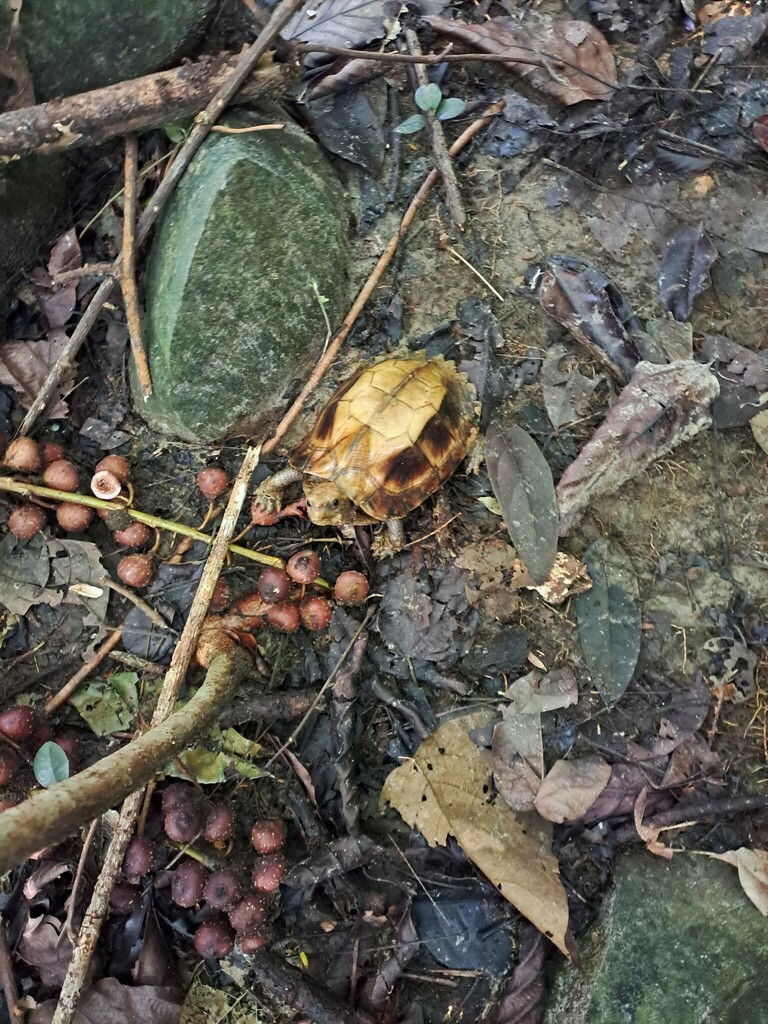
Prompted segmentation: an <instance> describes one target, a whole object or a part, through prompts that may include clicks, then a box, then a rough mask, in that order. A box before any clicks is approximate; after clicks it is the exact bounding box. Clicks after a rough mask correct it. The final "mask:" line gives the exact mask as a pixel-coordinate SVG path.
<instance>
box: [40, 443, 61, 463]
mask: <svg viewBox="0 0 768 1024" xmlns="http://www.w3.org/2000/svg"><path fill="white" fill-rule="evenodd" d="M40 454H41V455H42V457H43V465H44V466H50V464H51V463H52V462H58V461H59V459H63V458H64V449H63V448H62V447H61V445H60V444H56V442H55V441H42V442H41V444H40Z"/></svg>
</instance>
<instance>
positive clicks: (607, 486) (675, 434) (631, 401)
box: [557, 360, 719, 537]
mask: <svg viewBox="0 0 768 1024" xmlns="http://www.w3.org/2000/svg"><path fill="white" fill-rule="evenodd" d="M718 391H719V386H718V383H717V380H716V379H715V377H714V376H713V374H712V373H710V371H709V368H708V367H707V366H703V365H702V364H700V363H695V362H692V361H691V360H681V361H680V362H676V363H668V364H667V365H666V366H657V365H656V364H654V363H645V362H642V363H638V365H637V367H636V368H635V372H634V373H633V374H632V380H631V381H630V382H629V384H628V385H627V386H626V387H625V388H624V390H623V391H622V393H621V395H620V396H619V398H618V400H617V401H616V402H615V403H614V405H613V406H611V409H610V410H609V412H608V415H607V416H606V418H605V422H604V423H603V424H602V425H601V426H600V427H598V429H597V430H596V431H595V433H594V434H593V436H592V438H591V440H590V441H588V442H587V444H586V445H585V446H584V447H583V448H582V450H581V451H580V452H579V456H578V458H577V459H576V460H575V461H574V462H572V463H571V465H570V466H569V467H568V468H567V469H566V471H565V472H564V473H563V475H562V477H561V478H560V482H559V483H558V485H557V501H558V505H559V507H560V535H561V536H562V537H564V536H566V535H567V534H568V532H569V531H570V530H571V528H572V527H573V526H574V524H575V523H576V521H577V520H578V518H579V516H580V514H581V513H582V512H583V510H584V509H585V508H586V507H587V505H588V504H589V503H590V501H591V500H592V499H593V498H595V497H597V496H599V495H605V494H612V493H614V492H615V491H617V490H618V489H619V488H620V487H621V486H622V485H623V484H625V483H626V482H627V480H631V479H632V478H633V477H635V476H637V475H638V474H639V473H642V472H644V471H645V470H646V469H647V468H648V466H649V465H651V464H652V463H653V462H655V461H656V460H657V459H660V458H663V457H664V456H665V455H667V454H668V453H669V452H671V451H672V449H673V448H676V447H677V446H678V445H679V444H682V442H683V441H690V440H691V438H693V437H695V436H696V434H698V433H699V431H700V430H703V429H704V427H706V426H708V425H709V424H710V423H711V404H712V400H713V399H714V398H715V397H716V395H717V394H718Z"/></svg>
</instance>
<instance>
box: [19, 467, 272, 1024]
mask: <svg viewBox="0 0 768 1024" xmlns="http://www.w3.org/2000/svg"><path fill="white" fill-rule="evenodd" d="M258 459H259V450H258V448H249V449H248V451H247V452H246V453H245V458H244V459H243V463H242V465H241V467H240V472H239V473H238V474H237V479H236V480H235V482H234V484H233V486H232V492H231V494H230V496H229V502H228V503H227V508H226V511H225V513H224V517H223V519H222V522H221V528H220V530H219V533H218V535H217V536H216V539H215V540H214V542H213V545H212V546H211V550H210V553H209V555H208V560H207V562H206V564H205V568H204V570H203V573H202V576H201V577H200V583H199V584H198V587H197V591H196V593H195V597H194V600H193V602H192V607H191V608H190V611H189V617H188V618H187V621H186V623H185V625H184V630H183V632H182V634H181V639H180V640H179V643H178V645H177V647H176V650H175V651H174V652H173V658H172V659H171V664H170V667H169V669H168V672H167V674H166V676H165V680H164V681H163V687H162V690H161V692H160V696H159V698H158V701H157V707H156V708H155V713H154V715H153V716H152V726H153V727H154V726H155V725H159V724H160V723H162V722H164V721H165V720H166V719H167V718H168V715H169V713H170V711H171V709H172V708H173V704H174V702H175V700H176V697H177V695H178V692H179V688H180V686H181V683H182V681H183V679H184V676H185V675H186V672H187V668H188V667H189V662H190V660H191V658H192V655H193V653H194V650H195V647H196V646H197V641H198V639H199V638H200V628H201V626H202V623H203V619H204V618H205V616H206V614H207V612H208V607H209V605H210V603H211V597H212V596H213V589H214V587H215V586H216V581H217V580H218V578H219V574H220V573H221V570H222V568H223V567H224V562H225V560H226V557H227V551H228V549H229V541H230V539H231V537H232V534H233V533H234V530H235V525H236V523H237V519H238V517H239V515H240V511H241V509H242V507H243V503H244V502H245V496H246V493H247V490H248V485H249V483H250V479H251V475H252V473H253V470H254V469H255V467H256V465H257V463H258ZM220 660H221V659H220V658H218V657H217V658H214V661H213V663H212V666H211V667H213V665H216V664H217V663H219V662H220ZM210 672H211V670H210V669H209V675H210ZM206 679H207V677H206ZM194 699H195V698H194V697H193V698H192V700H194ZM141 803H142V791H141V789H137V790H136V791H135V792H134V793H131V795H130V796H129V797H128V798H127V799H126V800H125V802H124V803H123V807H122V810H121V813H120V821H119V823H118V827H117V829H116V830H115V834H114V836H113V837H112V841H111V842H110V844H109V848H108V849H107V853H106V856H105V858H104V865H103V867H102V871H101V874H100V875H99V877H98V879H97V881H96V885H95V886H94V890H93V895H92V897H91V902H90V905H89V907H88V910H87V911H86V914H85V917H84V918H83V924H82V927H81V928H80V933H79V935H78V941H77V944H76V945H75V947H74V949H73V951H72V960H71V961H70V965H69V970H68V971H67V975H66V977H65V979H64V984H63V986H62V989H61V994H60V995H59V1001H58V1004H57V1006H56V1012H55V1013H54V1016H53V1020H52V1021H51V1024H71V1021H72V1018H73V1016H74V1013H75V1008H76V1006H77V1002H78V1000H79V998H80V994H81V992H82V990H83V985H84V984H85V977H86V974H87V972H88V968H89V966H90V963H91V958H92V956H93V951H94V949H95V947H96V942H97V941H98V938H99V935H100V934H101V927H102V924H103V923H104V919H105V918H106V916H107V913H108V911H109V896H110V893H111V892H112V888H113V887H114V884H115V881H116V879H117V877H118V875H119V873H120V870H121V868H122V864H123V857H124V855H125V851H126V849H127V846H128V843H129V842H130V839H131V836H132V835H133V832H134V829H135V826H136V821H137V819H138V816H139V813H140V811H141ZM7 813H10V812H7Z"/></svg>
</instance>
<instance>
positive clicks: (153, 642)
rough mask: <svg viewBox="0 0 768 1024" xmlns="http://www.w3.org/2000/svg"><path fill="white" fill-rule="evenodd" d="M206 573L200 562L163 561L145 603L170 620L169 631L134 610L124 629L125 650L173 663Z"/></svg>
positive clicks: (127, 616)
mask: <svg viewBox="0 0 768 1024" xmlns="http://www.w3.org/2000/svg"><path fill="white" fill-rule="evenodd" d="M202 571H203V566H202V564H201V563H199V562H186V563H184V564H183V565H171V564H170V563H169V562H163V563H162V564H161V565H160V567H159V569H158V571H157V576H156V577H155V579H154V581H153V583H152V585H151V586H150V587H149V589H148V590H147V592H146V594H145V596H144V600H145V601H147V602H148V603H149V604H150V605H152V607H153V608H154V609H155V611H157V612H159V613H160V614H161V615H162V616H163V618H165V619H167V620H168V628H167V629H165V630H161V629H159V628H158V627H157V626H156V625H154V623H152V622H150V620H149V619H148V618H147V616H146V615H145V614H144V612H143V611H141V610H140V609H139V608H131V610H130V611H129V612H128V614H127V615H126V617H125V624H124V626H123V647H124V648H125V649H126V651H128V652H129V653H131V654H135V655H137V656H138V657H140V658H147V659H149V660H150V661H156V662H159V663H160V664H161V665H163V664H167V663H168V662H169V661H170V660H171V655H172V654H173V649H174V647H175V646H176V641H177V640H178V634H179V633H180V632H181V629H182V627H183V625H184V623H185V622H186V619H187V613H188V612H189V607H190V605H191V604H192V598H193V597H194V596H195V591H196V590H197V584H198V581H199V580H200V575H201V573H202Z"/></svg>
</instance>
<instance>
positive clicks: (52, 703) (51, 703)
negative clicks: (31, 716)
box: [43, 629, 123, 718]
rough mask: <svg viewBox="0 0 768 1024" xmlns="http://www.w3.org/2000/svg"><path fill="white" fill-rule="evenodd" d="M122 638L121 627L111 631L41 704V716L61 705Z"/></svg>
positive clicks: (49, 713) (50, 712)
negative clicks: (55, 691) (69, 676)
mask: <svg viewBox="0 0 768 1024" xmlns="http://www.w3.org/2000/svg"><path fill="white" fill-rule="evenodd" d="M122 638H123V631H122V629H116V630H115V631H114V633H111V634H110V635H109V636H108V637H107V639H106V640H105V641H104V643H103V644H102V645H101V647H99V648H98V650H96V651H95V652H94V653H93V654H92V655H91V657H90V658H89V659H88V661H86V662H85V664H84V665H82V666H81V667H80V668H79V669H78V670H77V672H75V674H74V675H73V676H72V677H71V678H70V679H68V680H67V681H66V683H64V685H63V686H62V687H61V688H60V689H59V691H58V692H57V693H55V694H54V695H53V697H50V698H49V699H48V700H47V701H46V702H45V704H44V705H43V716H44V717H45V718H47V717H48V715H52V714H53V712H54V711H55V710H56V708H59V707H61V705H62V704H63V703H64V701H65V700H69V698H70V697H71V696H72V694H73V693H74V692H75V690H76V689H77V688H78V686H79V685H80V683H82V681H83V680H84V679H87V678H88V676H89V675H90V674H91V672H93V670H94V669H95V668H97V667H98V666H99V665H100V664H101V663H102V661H104V659H105V658H106V657H107V655H108V654H109V652H110V651H113V650H114V649H115V647H117V645H118V644H119V643H120V641H121V640H122Z"/></svg>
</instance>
